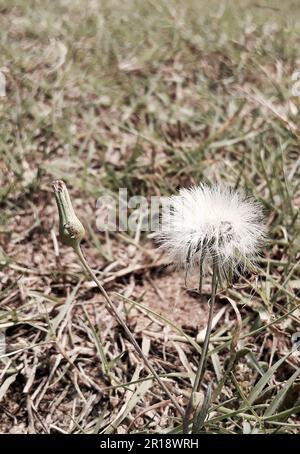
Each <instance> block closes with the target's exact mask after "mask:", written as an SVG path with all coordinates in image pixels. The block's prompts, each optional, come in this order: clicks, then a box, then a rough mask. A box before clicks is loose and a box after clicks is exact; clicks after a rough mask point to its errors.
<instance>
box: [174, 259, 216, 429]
mask: <svg viewBox="0 0 300 454" xmlns="http://www.w3.org/2000/svg"><path fill="white" fill-rule="evenodd" d="M217 271H218V266H217V261H216V260H214V261H213V274H212V284H211V298H210V302H209V313H208V321H207V327H206V333H205V338H204V343H203V348H202V354H201V359H200V363H199V366H198V369H197V372H196V377H195V381H194V384H193V388H192V392H191V396H190V399H189V402H188V405H187V408H186V411H185V415H184V418H183V427H184V433H188V425H189V419H190V416H191V413H192V410H193V400H194V396H195V393H196V392H198V391H199V390H200V388H201V384H202V380H203V375H204V372H205V366H206V362H207V352H208V346H209V339H210V334H211V328H212V320H213V315H214V305H215V300H216V292H217V285H218V279H217V274H218V273H217Z"/></svg>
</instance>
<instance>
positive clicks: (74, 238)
mask: <svg viewBox="0 0 300 454" xmlns="http://www.w3.org/2000/svg"><path fill="white" fill-rule="evenodd" d="M52 187H53V191H54V194H55V198H56V203H57V208H58V213H59V236H60V240H61V242H62V243H63V244H65V245H67V246H71V247H72V248H74V249H78V247H79V245H80V242H81V240H82V238H83V237H84V234H85V230H84V227H83V225H82V223H81V222H80V221H79V219H78V217H77V216H76V214H75V211H74V208H73V206H72V203H71V199H70V196H69V193H68V190H67V187H66V185H65V183H64V182H63V181H62V180H56V181H54V182H53V184H52Z"/></svg>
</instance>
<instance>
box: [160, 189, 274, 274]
mask: <svg viewBox="0 0 300 454" xmlns="http://www.w3.org/2000/svg"><path fill="white" fill-rule="evenodd" d="M265 234H266V229H265V226H264V224H263V216H262V208H261V206H260V204H259V203H258V202H256V201H255V200H254V199H253V198H250V197H247V196H246V195H245V194H243V193H241V192H238V191H236V190H233V189H231V188H229V187H225V186H221V185H213V186H207V185H204V184H201V185H200V186H195V187H191V188H188V189H181V190H180V192H179V195H176V196H171V197H169V198H168V199H167V203H165V204H164V206H163V208H162V215H161V222H160V230H159V232H158V234H157V240H158V241H159V243H160V244H161V247H162V248H164V249H165V250H166V251H167V252H168V254H169V256H170V259H171V260H172V262H174V263H176V264H179V265H182V266H184V267H185V269H186V270H187V271H189V270H195V269H196V268H197V269H200V276H202V270H203V271H204V272H206V271H207V269H209V267H211V266H212V265H213V263H214V264H215V266H216V270H217V273H218V276H219V279H222V278H226V279H228V278H229V276H231V274H232V272H237V273H241V272H243V271H245V270H246V269H250V270H251V269H253V264H254V263H255V261H256V259H257V256H258V254H259V249H260V247H261V245H262V242H263V239H264V237H265Z"/></svg>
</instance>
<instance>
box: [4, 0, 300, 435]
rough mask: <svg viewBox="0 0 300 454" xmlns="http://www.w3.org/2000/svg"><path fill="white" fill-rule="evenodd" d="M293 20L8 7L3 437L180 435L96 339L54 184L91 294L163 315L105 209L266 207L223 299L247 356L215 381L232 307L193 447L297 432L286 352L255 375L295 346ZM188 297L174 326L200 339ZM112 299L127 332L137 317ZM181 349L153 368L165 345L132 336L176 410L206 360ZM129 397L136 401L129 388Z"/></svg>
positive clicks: (94, 309)
mask: <svg viewBox="0 0 300 454" xmlns="http://www.w3.org/2000/svg"><path fill="white" fill-rule="evenodd" d="M299 12H300V4H299V2H297V1H285V2H279V1H275V0H274V1H269V2H266V1H260V0H258V1H257V2H256V1H250V0H249V1H246V0H245V1H242V0H239V1H221V2H220V1H210V2H204V1H193V0H188V1H180V0H177V1H172V0H170V1H167V0H153V1H151V0H147V1H138V0H132V1H128V0H124V1H118V0H110V1H100V0H99V1H97V0H87V1H83V0H74V1H69V0H60V1H58V0H53V1H50V0H45V1H32V0H31V1H26V2H24V1H21V0H19V1H8V0H2V1H0V30H1V35H0V71H1V72H2V74H3V75H4V76H5V79H6V96H4V97H1V98H0V115H1V129H0V178H1V180H0V183H1V186H0V209H1V216H0V234H1V239H0V269H1V271H0V278H1V286H0V311H1V312H0V328H1V329H2V330H3V331H5V330H6V342H7V352H8V356H5V357H3V358H2V359H1V361H2V366H3V368H2V371H1V376H0V378H1V382H0V383H1V384H0V399H1V400H0V405H1V408H2V410H3V414H4V415H5V417H4V421H3V423H1V424H2V425H1V427H0V430H1V431H3V432H12V431H20V432H33V433H35V432H44V433H45V432H55V431H62V432H67V433H71V432H80V431H85V432H87V433H90V432H103V431H108V432H110V431H119V432H122V431H127V430H129V431H130V432H136V431H146V432H147V431H149V432H151V431H158V432H168V431H170V430H178V431H180V420H179V419H178V415H177V416H176V415H175V414H173V413H172V409H170V408H169V403H166V402H167V401H166V400H163V399H164V396H160V401H159V402H163V404H162V405H159V404H158V403H157V402H156V400H155V398H156V395H155V393H156V394H159V391H155V393H154V392H153V391H152V390H151V389H152V388H151V386H150V385H151V384H152V387H153V386H154V385H153V383H152V382H151V380H150V381H149V380H146V381H143V380H142V381H140V380H141V377H142V378H145V376H146V371H143V370H140V369H139V363H138V360H137V359H136V358H133V357H132V353H130V355H127V354H126V353H124V352H125V351H126V350H127V349H128V348H129V347H128V345H127V342H126V341H124V340H123V339H122V336H121V334H120V333H119V332H118V330H117V329H116V328H114V330H112V331H111V330H110V329H106V327H107V326H108V327H112V326H113V321H112V320H111V319H110V317H109V315H108V314H106V312H105V311H104V309H103V308H102V305H101V298H100V297H99V295H98V294H97V291H96V290H95V289H94V288H93V287H91V286H90V285H89V284H88V283H85V284H84V283H83V282H82V274H81V272H80V268H79V267H78V265H77V264H76V263H75V262H74V256H73V255H72V253H71V252H70V251H67V250H64V253H63V254H62V253H60V255H59V256H58V253H57V245H56V242H55V240H54V235H53V233H54V232H55V231H56V230H57V226H56V223H57V215H56V211H55V205H54V200H53V197H52V194H51V188H50V183H51V180H52V179H53V178H63V179H64V180H65V181H66V183H67V184H68V185H69V187H70V188H71V193H72V196H73V198H74V204H75V206H76V209H77V210H78V214H79V216H80V217H81V218H82V219H83V220H85V222H86V227H87V231H88V235H87V239H88V241H87V242H86V244H85V248H86V252H87V255H88V257H89V259H90V260H91V261H92V263H93V265H94V267H95V268H98V270H99V272H100V275H101V277H103V279H104V281H106V282H107V285H109V286H111V290H113V291H116V290H117V291H118V292H119V293H121V294H122V295H123V297H126V298H128V297H129V298H131V297H133V298H134V299H135V301H136V302H137V303H139V302H140V303H145V305H146V307H147V305H148V304H149V301H150V302H151V299H153V298H154V299H155V298H156V299H158V300H161V303H160V304H161V306H163V307H164V306H165V302H166V300H164V296H165V297H166V298H167V300H168V301H169V302H170V303H169V304H172V296H173V293H172V289H173V291H174V285H179V284H178V280H179V279H180V278H179V277H178V274H177V273H175V274H171V275H169V274H168V272H167V276H165V275H164V272H162V271H161V270H158V268H157V266H156V264H157V260H158V258H157V253H156V252H155V250H154V246H153V244H152V242H151V239H149V238H148V237H147V235H146V234H141V235H140V236H137V235H136V233H135V232H125V233H122V234H120V233H113V234H100V233H99V232H98V231H97V228H96V224H95V222H96V216H95V214H96V212H95V204H96V198H97V197H99V196H100V195H103V194H112V195H114V194H117V192H118V189H119V188H127V189H128V193H129V196H130V195H145V196H146V197H150V196H151V195H159V194H161V195H166V194H170V193H174V192H176V190H177V189H178V187H180V186H185V185H190V184H193V183H198V182H199V181H206V182H212V181H223V182H226V183H228V184H230V185H232V186H235V187H242V188H245V189H246V190H248V191H249V192H251V193H253V194H254V195H255V196H256V197H257V198H258V199H259V200H260V201H261V202H262V203H263V205H264V208H265V213H266V219H267V224H268V228H269V232H270V233H269V241H268V244H267V246H266V249H265V251H264V254H263V258H262V260H261V266H262V271H261V274H260V276H259V277H258V278H257V279H255V278H251V279H250V278H249V279H246V278H245V280H244V281H243V282H242V283H240V287H237V288H234V289H231V290H228V291H227V292H226V291H224V293H223V296H224V297H225V296H226V295H227V297H231V298H233V299H234V300H235V301H236V303H237V304H238V305H239V308H240V310H241V312H242V315H243V327H242V333H241V337H242V338H243V336H244V339H246V341H247V342H248V340H249V339H250V340H249V345H248V344H247V345H246V344H245V342H246V341H243V340H241V344H240V345H239V351H240V352H241V353H239V355H237V356H238V357H237V358H236V359H235V363H234V367H233V366H232V367H233V368H232V369H230V371H227V374H226V373H225V371H226V364H227V363H226V361H228V360H227V358H228V346H229V343H230V339H231V335H232V330H233V329H234V325H235V315H234V311H232V309H231V307H230V306H228V309H226V314H227V315H226V314H225V315H224V317H225V319H224V320H223V322H222V323H221V324H219V325H217V329H218V331H217V334H216V336H215V341H214V342H212V349H213V350H212V363H211V365H210V367H211V370H210V371H209V373H208V376H207V380H213V381H214V382H215V383H217V382H218V383H221V382H222V380H223V379H224V387H223V388H222V389H221V390H219V391H220V392H219V394H218V395H217V396H216V399H215V402H214V403H213V404H212V407H211V408H210V409H209V412H210V418H209V419H208V420H207V422H206V423H205V424H204V425H203V427H202V429H201V430H203V431H210V432H218V433H220V432H225V433H227V432H229V433H232V432H233V433H236V432H243V431H244V432H251V431H259V432H276V431H285V432H291V433H293V432H295V431H297V430H298V429H299V423H298V422H297V416H296V414H297V412H298V410H299V405H300V402H299V397H298V396H299V382H298V381H297V380H298V370H299V369H298V367H299V364H298V362H299V356H298V354H297V353H295V354H292V355H291V356H289V357H287V358H286V360H285V361H284V362H283V363H280V364H278V368H279V367H280V372H279V373H278V370H277V368H276V370H272V373H271V374H270V375H268V376H266V371H267V370H268V367H270V366H271V364H273V363H276V361H279V360H280V359H281V358H284V357H285V356H286V355H288V354H290V351H291V336H292V335H293V334H294V333H295V332H297V330H298V331H300V320H299V317H300V312H299V308H298V306H299V302H300V295H299V289H300V284H299V282H300V281H299V270H300V264H299V246H300V241H299V216H298V215H299V205H300V189H299V183H300V178H299V166H300V155H299V138H300V132H299V107H300V102H299V99H300V98H299V95H300V90H297V87H298V86H297V81H298V79H300V77H298V76H299V74H298V71H300V58H299V43H300V36H299V22H300V21H299V19H300V14H299ZM298 91H299V93H298ZM51 232H52V235H51ZM60 252H61V251H60ZM153 270H154V271H153ZM149 273H150V275H151V276H150V277H149V279H150V280H148V278H147V279H146V277H145V276H146V275H147V276H148V274H149ZM151 273H152V274H151ZM153 273H154V274H153ZM153 279H154V280H155V284H153ZM166 279H168V284H169V285H168V286H169V287H170V289H169V291H167V290H166V289H165V287H166V284H165V283H166ZM149 282H150V284H151V282H152V284H153V285H154V287H153V285H152V284H151V286H152V288H154V289H155V292H156V293H155V296H154V297H153V295H152V294H150V295H152V296H150V297H149V291H150V290H149V286H150V284H149ZM175 283H176V284H175ZM146 284H147V285H146ZM160 285H161V286H162V288H159V286H160ZM137 287H138V289H139V291H138V292H137V293H136V289H137ZM164 292H165V295H164ZM168 292H169V293H168ZM208 293H209V291H208ZM147 295H148V296H147ZM221 296H222V295H221ZM184 298H185V297H182V301H183V302H184V303H183V302H182V304H183V307H182V310H181V312H180V314H181V317H183V318H182V319H180V317H178V319H176V320H175V321H176V323H177V324H178V325H179V331H180V330H181V329H182V326H184V328H186V329H187V330H188V334H191V335H192V336H196V335H197V332H198V329H199V327H200V328H201V326H202V325H201V324H202V323H203V320H202V318H201V317H202V315H203V317H204V318H205V313H206V309H205V307H206V306H205V304H204V305H202V309H201V310H202V312H201V310H200V309H199V314H200V315H199V319H198V320H197V322H195V323H194V324H193V321H191V320H192V317H190V318H188V319H185V318H184V317H186V315H185V312H188V309H187V304H189V303H191V304H194V305H196V306H195V307H196V308H197V307H198V302H197V301H196V302H195V301H190V300H188V301H186V300H185V299H184ZM221 300H222V298H220V301H221ZM99 301H100V302H99ZM118 301H119V304H120V305H121V306H122V307H123V308H124V310H126V311H128V318H129V323H131V325H132V327H136V324H137V325H138V322H137V321H136V319H138V318H139V317H140V316H141V314H140V312H137V313H135V312H134V311H137V310H138V309H133V306H132V304H134V303H133V302H131V303H128V301H127V302H124V298H123V299H122V298H119V300H118ZM125 301H126V300H125ZM83 303H84V304H83ZM179 304H180V303H179ZM220 304H221V302H220ZM223 306H224V303H223V304H221V309H222V307H223ZM193 307H194V306H193ZM154 309H155V310H158V312H159V313H160V312H161V310H160V309H161V308H160V306H159V304H158V307H155V308H154ZM221 309H220V310H221ZM171 310H172V306H171ZM143 311H144V312H143V314H144V316H145V309H143ZM162 312H163V311H162ZM169 312H170V309H168V310H167V314H165V315H169ZM104 313H105V314H106V315H103V314H104ZM132 314H133V315H132ZM134 314H135V315H134ZM131 315H132V317H131ZM148 315H149V313H148ZM152 316H153V314H152V315H151V317H152ZM147 317H148V316H147ZM151 317H150V318H149V320H150V319H151V320H152V318H151ZM156 319H157V317H156ZM151 320H150V321H151ZM160 322H161V319H160ZM103 323H104V326H103ZM159 326H161V325H159ZM160 329H165V328H162V327H161V328H160ZM137 331H138V330H137ZM154 332H155V333H157V332H158V331H157V328H155V329H154ZM99 333H100V334H99ZM249 333H254V334H253V336H252V335H249ZM179 334H180V333H179ZM182 335H183V334H182V333H181V338H180V340H178V331H177V337H174V339H173V338H172V339H171V341H169V342H167V341H165V340H163V342H164V343H165V346H164V349H167V353H166V352H165V353H164V355H167V357H166V356H164V357H163V356H161V355H162V339H160V338H159V335H158V334H157V336H158V339H156V340H154V341H152V343H151V347H150V345H148V343H149V342H150V341H149V336H150V338H151V333H150V334H149V333H148V338H147V337H146V340H145V338H144V336H143V335H142V334H141V331H138V332H137V336H140V337H141V341H142V342H143V348H145V349H146V351H148V350H147V349H149V351H150V353H151V354H152V355H153V358H154V359H156V360H161V362H159V364H160V366H159V371H160V372H161V373H162V374H164V373H168V374H175V378H174V377H173V378H170V379H169V380H170V385H173V386H174V389H176V390H177V391H176V392H177V394H178V396H179V397H178V398H181V397H180V396H183V399H184V397H186V396H187V395H188V389H189V386H190V378H191V376H192V374H193V371H194V370H195V366H196V364H197V361H198V355H197V352H196V351H195V348H194V346H191V345H190V346H185V347H184V350H182V347H180V342H181V341H182ZM99 336H100V337H99ZM179 337H180V336H179ZM100 338H101V339H100ZM147 339H148V340H147ZM124 342H125V344H124ZM174 342H175V343H176V342H178V344H177V343H176V346H175V347H174V345H173V343H174ZM125 346H126V348H125ZM249 346H250V347H251V348H250V349H249V350H251V351H250V353H249V351H247V348H248V347H249ZM174 348H175V353H174ZM176 349H177V350H176ZM178 349H179V350H178ZM178 351H180V354H179V359H178ZM176 352H177V353H176ZM124 355H125V356H124ZM168 355H169V356H168ZM174 355H175V356H174ZM175 358H176V360H178V364H177V363H176V367H175V369H174V368H172V367H171V366H170V363H172V362H174V361H175ZM186 358H188V359H186ZM99 361H100V362H99ZM83 365H84V367H85V368H86V369H84V370H83V369H82V367H83ZM269 370H270V369H269ZM84 371H85V372H84ZM233 373H234V374H235V375H234V377H232V375H231V374H233ZM77 374H78V376H77ZM111 374H112V375H111ZM176 374H177V375H176ZM74 377H76V378H74ZM291 377H292V378H291ZM261 379H264V382H263V383H262V382H261V385H263V386H259V387H258V388H256V389H255V385H257V383H258V382H259V380H261ZM74 380H75V382H74ZM132 380H136V381H137V383H138V384H137V385H136V387H135V385H131V388H128V387H127V386H124V383H126V382H129V381H132ZM78 383H79V384H78ZM80 383H81V384H80ZM145 383H147V385H145ZM149 383H150V385H149ZM245 383H246V384H245ZM139 387H142V388H141V389H140V388H139ZM65 390H67V392H66V393H65V394H64V392H65ZM253 390H254V393H253ZM137 391H139V392H137ZM174 392H175V391H174ZM176 392H175V394H176ZM251 392H252V393H253V394H251ZM280 392H281V394H279V393H280ZM132 393H133V394H134V393H135V394H134V396H135V398H133V399H132ZM137 394H138V395H139V396H142V397H141V398H140V397H137ZM278 395H279V397H278ZM276 398H277V400H275V399H276ZM249 399H250V400H249ZM274 400H275V404H273V406H272V402H274ZM49 402H53V403H52V404H51V405H52V407H51V412H50V416H49V417H48V419H47V418H46V417H45V415H44V413H45V412H46V410H47V408H48V406H49ZM124 402H125V403H127V407H126V408H125V410H126V411H125V410H124V408H123V405H124ZM183 403H184V400H183ZM156 404H157V405H156ZM153 406H154V407H153ZM269 407H271V410H268V408H269ZM149 408H150V409H149ZM122 409H123V413H122ZM118 412H120V413H121V416H120V415H119V413H118ZM140 413H142V416H139V414H140ZM99 415H100V416H99ZM174 428H175V429H174ZM176 428H177V429H176Z"/></svg>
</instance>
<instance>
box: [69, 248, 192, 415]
mask: <svg viewBox="0 0 300 454" xmlns="http://www.w3.org/2000/svg"><path fill="white" fill-rule="evenodd" d="M75 252H76V253H77V255H78V258H79V260H80V262H81V264H82V266H83V268H84V269H85V270H86V272H87V273H88V274H89V276H90V277H91V278H92V279H93V281H94V282H95V283H96V284H97V286H98V288H99V290H100V292H101V293H102V295H103V297H104V299H105V301H106V303H107V305H108V307H109V308H110V310H111V312H112V313H113V314H114V316H115V317H116V319H117V321H118V322H119V324H120V325H121V326H122V328H123V329H124V331H125V333H126V334H127V336H128V338H129V340H130V341H131V343H132V345H133V346H134V348H135V349H136V351H137V352H138V354H139V355H140V357H141V358H142V359H143V361H144V363H145V365H146V367H147V368H148V369H149V371H150V372H151V373H152V375H153V376H154V378H155V379H156V380H157V382H158V384H159V385H160V387H161V388H162V390H163V391H164V392H165V393H166V394H167V396H168V397H169V399H170V400H171V402H172V403H173V405H174V406H175V407H176V409H177V410H178V412H179V413H180V414H181V415H182V416H183V414H184V411H183V410H182V409H181V408H180V406H179V405H178V403H177V402H176V400H175V399H174V397H173V396H172V394H171V393H170V391H169V390H168V388H167V387H166V385H165V384H164V383H163V381H162V380H161V379H160V377H159V375H158V374H157V372H156V371H155V369H154V368H153V366H152V365H151V364H150V362H149V361H148V359H147V357H146V356H145V354H144V353H143V351H142V349H141V347H140V346H139V344H138V343H137V341H136V340H135V338H134V337H133V335H132V333H131V331H130V330H129V328H128V326H127V324H126V322H125V321H124V319H123V318H122V316H121V315H120V314H119V312H118V310H117V309H116V308H115V306H114V304H113V302H112V301H111V299H110V297H109V296H108V294H107V292H106V290H105V288H104V287H103V286H102V284H101V282H100V281H99V280H98V278H97V276H96V275H95V273H94V271H93V270H92V269H91V267H90V265H89V264H88V262H87V261H86V259H85V257H84V255H83V253H82V250H81V248H80V246H78V247H77V248H76V249H75Z"/></svg>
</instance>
